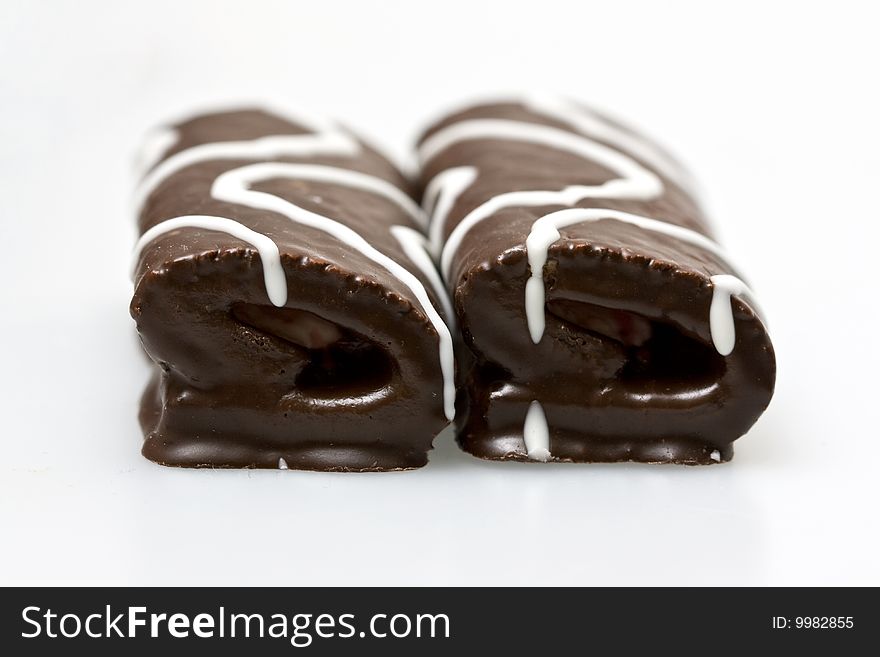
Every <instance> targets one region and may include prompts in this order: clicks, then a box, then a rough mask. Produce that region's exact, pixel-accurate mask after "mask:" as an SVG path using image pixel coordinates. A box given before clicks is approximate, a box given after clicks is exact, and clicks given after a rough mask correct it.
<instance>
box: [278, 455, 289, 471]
mask: <svg viewBox="0 0 880 657" xmlns="http://www.w3.org/2000/svg"><path fill="white" fill-rule="evenodd" d="M278 469H279V470H287V469H288V466H287V461H285V460H284V458H283V457H282V458H279V459H278Z"/></svg>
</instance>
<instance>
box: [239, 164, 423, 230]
mask: <svg viewBox="0 0 880 657" xmlns="http://www.w3.org/2000/svg"><path fill="white" fill-rule="evenodd" d="M279 167H283V169H281V168H279ZM247 169H248V171H249V172H250V173H249V174H248V175H249V176H251V178H252V179H253V180H268V179H271V178H272V177H274V172H277V171H281V172H282V173H281V174H280V177H283V178H295V179H297V180H311V181H314V182H326V183H332V184H334V185H342V186H343V187H348V188H350V189H360V190H363V191H365V192H370V193H372V194H375V195H376V196H381V197H383V198H385V199H387V200H389V201H391V202H392V203H394V204H395V205H397V207H399V208H400V209H401V210H403V211H404V212H406V213H407V214H408V215H409V216H410V217H411V218H412V220H413V221H414V222H415V223H416V224H417V225H418V226H420V227H422V228H427V227H428V219H427V217H426V216H425V213H424V211H423V210H422V208H421V207H419V205H418V204H417V203H416V202H415V201H413V200H412V198H410V196H409V195H407V194H405V193H404V192H403V190H401V189H400V188H399V187H397V186H395V185H392V184H391V183H390V182H388V181H387V180H384V179H382V178H377V177H376V176H371V175H369V174H366V173H361V172H360V171H352V170H351V169H340V168H339V167H331V166H326V165H323V164H292V163H287V162H283V163H281V162H261V163H259V164H252V165H249V166H248V167H247Z"/></svg>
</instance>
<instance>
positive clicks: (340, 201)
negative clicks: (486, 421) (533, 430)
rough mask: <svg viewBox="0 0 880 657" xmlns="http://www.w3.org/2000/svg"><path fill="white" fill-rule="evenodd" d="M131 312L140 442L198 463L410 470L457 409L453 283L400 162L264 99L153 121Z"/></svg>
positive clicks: (175, 459)
mask: <svg viewBox="0 0 880 657" xmlns="http://www.w3.org/2000/svg"><path fill="white" fill-rule="evenodd" d="M145 159H146V160H147V163H146V164H145V166H146V168H147V171H146V173H145V175H144V177H143V178H142V180H141V183H140V185H139V187H138V189H137V192H136V195H135V204H136V207H137V217H138V227H139V231H140V239H139V240H138V242H137V246H136V248H135V254H134V261H135V262H134V274H133V277H134V281H135V290H134V297H133V299H132V301H131V315H132V317H133V318H134V319H135V321H136V322H137V329H138V332H139V334H140V337H141V341H142V343H143V346H144V349H145V350H146V352H147V354H148V355H149V356H150V358H151V359H152V360H153V361H154V362H155V364H156V374H155V376H154V378H153V380H152V382H151V383H150V384H149V386H148V388H147V390H146V392H145V393H144V396H143V399H142V405H141V413H140V421H141V426H142V428H143V432H144V437H145V439H144V443H143V454H144V455H145V456H146V457H147V458H149V459H151V460H153V461H156V462H157V463H161V464H165V465H175V466H191V467H247V468H281V469H287V468H291V469H311V470H346V471H365V470H399V469H408V468H415V467H419V466H422V465H424V464H425V463H426V462H427V452H428V450H429V449H430V448H431V444H432V440H433V438H434V436H435V435H436V434H437V433H438V432H439V431H440V430H441V429H443V427H444V426H446V425H447V424H448V423H449V421H450V419H451V418H452V416H453V413H454V401H455V400H454V396H455V390H454V382H453V377H454V360H453V351H452V337H451V334H450V332H449V329H448V328H447V325H446V323H445V318H447V317H448V316H449V314H450V312H451V311H450V310H449V308H448V298H447V295H446V293H445V291H444V290H443V286H442V283H441V281H440V278H439V276H438V274H437V272H436V269H435V268H434V266H433V263H432V261H431V258H430V256H429V255H428V253H427V252H426V250H425V245H426V240H425V237H424V235H423V230H424V228H425V227H426V219H425V215H424V213H423V212H422V210H421V208H420V207H419V205H418V203H416V201H415V200H414V199H413V197H412V189H411V187H410V184H409V183H408V182H407V180H406V179H405V178H404V176H403V175H402V174H401V173H400V172H399V171H398V170H397V169H396V168H395V167H394V165H393V164H392V163H391V162H390V161H389V160H388V159H386V158H385V157H384V156H382V155H381V154H380V153H378V152H377V151H375V150H374V149H373V148H371V147H369V146H368V145H366V144H365V143H364V142H363V141H362V140H361V139H359V138H357V137H355V136H354V135H352V134H351V133H350V132H348V131H347V130H345V129H343V128H340V127H338V126H336V125H335V124H333V123H331V122H328V121H325V120H323V119H315V118H312V117H305V116H299V115H297V116H290V115H288V114H286V113H282V112H275V111H268V110H263V109H240V110H230V111H219V112H215V113H211V114H204V115H200V116H196V117H194V118H191V119H188V120H185V121H182V122H179V123H178V124H177V125H174V126H172V127H169V128H166V129H163V130H159V131H157V132H155V133H154V134H153V135H152V137H151V139H150V140H149V142H148V147H147V148H146V150H145Z"/></svg>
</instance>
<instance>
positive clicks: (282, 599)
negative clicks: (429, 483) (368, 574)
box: [0, 588, 878, 656]
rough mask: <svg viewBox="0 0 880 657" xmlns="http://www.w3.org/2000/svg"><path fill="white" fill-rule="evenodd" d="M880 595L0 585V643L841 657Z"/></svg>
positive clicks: (177, 649) (180, 649)
mask: <svg viewBox="0 0 880 657" xmlns="http://www.w3.org/2000/svg"><path fill="white" fill-rule="evenodd" d="M876 595H877V592H876V590H875V589H832V588H823V589H815V588H814V589H683V588H682V589H658V588H652V589H639V588H630V589H601V588H598V589H547V588H535V589H523V588H516V589H453V588H450V589H424V588H407V589H376V588H358V589H343V588H340V589H284V588H274V589H253V588H243V589H232V588H217V589H158V588H156V589H149V588H139V589H96V588H93V589H42V588H34V589H3V590H2V591H0V597H2V605H0V647H2V648H3V649H4V651H5V654H13V655H19V654H25V651H33V650H38V651H39V652H38V653H36V654H44V653H55V652H56V651H57V652H58V654H62V653H61V651H62V650H65V649H73V650H79V649H83V650H86V651H88V654H90V655H105V654H106V655H117V654H121V653H120V651H124V653H122V654H140V652H141V649H143V650H144V653H145V654H146V651H147V650H150V651H155V650H156V649H160V650H161V651H162V655H163V656H164V655H176V654H188V655H189V654H192V650H193V649H194V648H195V649H197V650H199V649H203V650H210V651H211V654H221V655H222V654H251V653H253V654H260V655H276V654H277V655H282V654H292V653H298V652H306V653H309V654H317V655H322V654H342V653H345V652H347V651H348V652H352V653H359V652H361V651H364V650H367V651H369V652H372V651H373V650H382V651H383V654H401V655H403V654H419V655H435V654H436V655H445V654H450V651H453V650H458V649H461V648H478V647H488V648H491V649H492V650H493V651H494V650H515V651H516V652H515V653H514V654H523V653H524V651H535V653H536V654H542V655H543V654H563V653H564V654H571V653H572V652H573V651H575V650H576V651H578V652H581V651H583V652H586V653H590V652H595V651H596V650H597V649H599V648H602V651H603V654H605V652H606V650H608V649H611V650H612V653H613V654H618V653H624V654H626V653H628V652H630V651H631V650H633V649H636V648H652V649H656V648H658V647H663V648H669V649H671V650H675V652H676V654H679V653H684V654H688V653H690V652H694V653H696V652H698V651H699V652H700V653H704V652H705V651H706V650H707V649H708V648H712V647H716V648H717V647H724V648H736V647H741V648H744V649H754V648H767V649H774V648H788V649H794V648H803V647H809V648H811V649H817V650H821V649H828V650H834V651H836V653H840V654H848V653H846V652H841V651H847V650H849V649H855V647H856V646H864V645H866V644H865V641H866V640H870V639H875V640H876V639H877V638H878V630H877V627H878V603H877V598H876ZM74 644H75V645H74ZM867 645H870V643H869V644H867ZM9 648H11V649H12V652H9V651H8V649H9ZM245 650H246V651H248V652H247V653H243V651H245ZM416 651H417V652H416Z"/></svg>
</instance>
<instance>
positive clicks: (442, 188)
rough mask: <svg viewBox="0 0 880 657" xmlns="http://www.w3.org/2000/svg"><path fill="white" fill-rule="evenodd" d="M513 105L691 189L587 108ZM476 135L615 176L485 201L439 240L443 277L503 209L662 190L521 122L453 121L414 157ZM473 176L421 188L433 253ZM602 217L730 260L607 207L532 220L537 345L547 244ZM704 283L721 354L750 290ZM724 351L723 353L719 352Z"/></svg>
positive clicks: (460, 171) (656, 182)
mask: <svg viewBox="0 0 880 657" xmlns="http://www.w3.org/2000/svg"><path fill="white" fill-rule="evenodd" d="M508 102H510V101H508ZM519 102H521V103H522V104H523V105H524V106H525V107H526V108H528V109H530V110H532V111H534V112H536V113H542V114H544V115H545V116H548V117H550V118H554V119H556V120H559V121H561V122H565V123H567V124H568V125H570V126H572V127H573V128H574V129H576V130H578V131H579V132H585V133H588V134H591V135H593V136H595V137H596V138H598V139H602V140H603V141H606V142H608V143H611V144H614V145H615V146H617V147H619V148H622V149H624V150H626V151H629V152H631V153H633V154H634V155H635V156H636V157H638V158H640V159H641V160H643V161H645V162H647V163H649V164H651V166H653V167H656V168H657V169H658V170H659V171H661V172H662V173H663V174H664V175H666V176H667V177H669V178H670V179H672V180H675V181H676V182H677V184H680V185H681V186H683V187H685V188H686V189H690V188H691V187H692V186H693V185H692V183H691V182H690V180H689V175H688V174H687V173H686V172H685V171H684V169H683V168H682V167H680V165H678V164H677V163H675V162H674V161H672V160H671V159H670V158H668V157H667V156H665V155H664V154H663V153H662V152H661V151H659V150H658V149H656V148H654V147H653V146H652V145H651V144H648V143H646V142H643V141H642V140H640V139H638V138H637V137H635V136H634V135H630V134H628V133H626V132H625V131H623V130H620V129H619V128H616V127H614V126H612V125H610V124H608V123H607V122H605V121H604V120H602V119H601V118H599V117H598V116H596V115H593V114H591V113H589V112H588V111H587V110H586V109H585V108H581V107H578V106H575V105H573V104H572V103H570V102H568V101H564V100H554V99H548V98H537V97H527V98H525V99H524V100H520V101H519ZM475 139H503V140H518V141H528V142H531V143H537V144H541V145H544V146H548V147H550V148H556V149H559V150H564V151H568V152H571V153H574V154H576V155H579V156H580V157H583V158H584V159H587V160H590V161H595V162H598V163H599V164H601V165H602V166H604V167H606V168H608V169H611V170H612V171H615V172H616V173H617V174H618V176H619V177H618V178H615V179H612V180H609V181H607V182H605V183H603V184H601V185H574V186H570V187H566V188H565V189H562V190H559V191H544V190H536V191H520V192H508V193H504V194H499V195H498V196H495V197H493V198H491V199H489V200H488V201H486V202H484V203H483V204H482V205H480V206H478V207H477V208H475V209H474V210H472V211H471V212H470V213H468V214H467V215H466V216H465V217H464V218H463V219H462V220H461V221H460V222H459V223H458V224H457V225H456V227H455V229H453V231H452V232H451V233H450V235H449V238H448V239H447V240H446V243H445V245H443V246H442V252H441V253H440V265H441V272H442V273H443V276H444V278H445V279H446V280H447V281H448V280H449V276H450V270H451V267H452V259H453V257H454V256H455V254H456V252H457V251H458V250H459V248H460V247H461V244H462V242H463V240H464V237H465V235H466V234H467V233H468V232H469V231H470V230H471V229H472V228H473V227H474V226H475V225H477V224H478V223H480V222H481V221H483V220H484V219H486V218H487V217H490V216H492V215H493V214H495V213H496V212H498V211H500V210H502V209H504V208H509V207H528V206H531V207H535V206H542V205H569V206H570V205H574V204H576V203H578V202H579V201H582V200H584V199H588V198H603V199H609V198H612V199H613V198H616V199H635V200H651V199H654V198H657V197H659V196H660V195H662V193H663V189H664V187H663V183H662V181H661V180H660V178H659V177H658V176H657V175H655V174H654V173H653V172H651V171H649V170H647V169H645V168H644V167H643V166H642V165H641V164H639V163H638V162H637V161H635V160H634V159H632V158H630V157H629V156H627V155H625V154H624V153H622V152H620V151H616V150H614V149H611V148H609V147H608V146H605V145H603V144H599V143H597V142H594V141H591V140H590V139H588V138H586V137H584V136H582V135H581V134H576V133H571V132H567V131H564V130H559V129H557V128H552V127H549V126H543V125H540V124H535V123H529V122H524V121H510V120H504V119H471V120H463V121H460V122H458V123H453V124H451V125H449V126H447V127H445V128H443V129H441V130H438V131H437V132H436V133H434V134H433V135H431V136H430V137H429V138H427V139H426V140H425V141H424V142H423V143H422V145H421V147H420V149H419V158H420V160H421V162H422V164H423V165H424V164H425V163H426V162H428V161H429V160H431V159H432V158H433V157H435V156H436V155H438V154H439V153H440V152H442V151H443V150H445V149H447V148H449V147H450V146H452V145H454V144H457V143H460V142H462V141H468V140H475ZM477 175H478V171H477V170H476V168H475V167H454V168H451V169H447V170H445V171H442V172H440V173H439V174H437V176H435V177H434V178H433V179H432V180H431V181H430V182H429V183H428V186H427V188H426V200H427V206H428V207H433V213H432V215H433V216H432V219H431V224H430V229H429V231H430V232H429V234H430V236H431V242H432V245H433V249H434V252H435V254H436V253H437V251H438V250H439V246H438V244H439V243H440V242H441V241H442V235H443V230H444V226H445V222H446V219H447V217H448V215H449V212H450V210H451V208H452V206H453V205H454V204H455V202H456V200H457V198H458V197H459V196H460V195H461V194H462V193H463V192H464V191H465V190H466V189H467V188H468V187H469V186H470V184H471V183H472V182H473V180H474V179H475V178H476V176H477ZM468 181H470V183H469V182H468ZM600 219H611V220H616V221H626V222H627V223H630V224H633V225H637V226H639V227H640V228H642V229H645V230H653V231H657V232H662V233H664V234H666V235H670V236H672V237H674V238H676V239H679V240H681V241H685V242H689V243H691V244H695V245H697V246H699V247H701V248H703V249H705V250H707V251H709V252H711V253H713V254H714V255H716V256H717V257H718V258H719V259H721V260H723V261H725V262H727V263H730V259H729V258H728V257H727V256H726V255H725V254H724V252H723V251H722V250H721V248H720V247H719V246H718V245H717V244H716V243H715V242H714V241H712V240H711V239H709V238H707V237H706V236H705V235H702V234H700V233H697V232H695V231H692V230H690V229H687V228H684V227H681V226H677V225H675V224H671V223H668V222H664V221H660V220H656V219H650V218H648V217H640V216H637V215H633V214H629V213H624V212H617V211H613V210H600V209H580V208H572V209H569V210H561V211H558V212H554V213H551V214H550V215H547V216H545V217H542V218H540V219H538V220H537V221H536V222H535V223H534V224H533V225H532V229H531V232H530V233H529V236H528V238H527V240H526V249H527V252H528V257H529V267H530V270H531V276H530V277H529V280H528V281H527V283H526V291H525V308H526V320H527V323H528V327H529V334H530V336H531V338H532V341H533V342H534V343H536V344H537V343H538V342H540V341H541V338H542V336H543V334H544V328H545V323H546V321H545V315H544V312H545V310H544V303H545V290H544V280H543V267H544V264H546V261H547V252H548V249H549V247H550V245H551V244H553V242H555V241H556V240H558V239H559V237H560V235H559V232H558V228H560V227H563V226H569V225H572V224H576V223H581V222H584V221H598V220H600ZM716 279H717V280H718V281H720V289H719V286H716ZM710 280H711V281H712V284H713V288H714V289H713V302H712V309H711V310H710V330H711V332H712V335H713V338H712V340H713V344H714V345H715V348H716V349H717V350H718V352H719V353H721V354H722V355H725V356H726V355H729V354H730V353H731V351H732V349H733V344H734V343H735V332H734V328H733V326H734V323H733V311H732V308H731V304H730V295H731V294H737V295H743V294H748V287H747V286H746V284H745V283H743V282H742V281H741V280H740V279H738V278H736V277H735V276H733V275H730V274H724V275H720V276H713V277H711V279H710ZM752 308H753V310H754V311H755V312H756V314H757V313H758V309H757V307H756V306H755V305H754V304H752ZM716 335H717V336H718V337H717V339H716ZM728 348H729V350H727V351H724V350H725V349H728Z"/></svg>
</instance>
